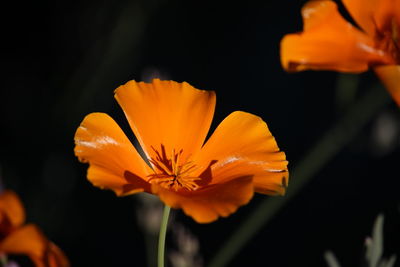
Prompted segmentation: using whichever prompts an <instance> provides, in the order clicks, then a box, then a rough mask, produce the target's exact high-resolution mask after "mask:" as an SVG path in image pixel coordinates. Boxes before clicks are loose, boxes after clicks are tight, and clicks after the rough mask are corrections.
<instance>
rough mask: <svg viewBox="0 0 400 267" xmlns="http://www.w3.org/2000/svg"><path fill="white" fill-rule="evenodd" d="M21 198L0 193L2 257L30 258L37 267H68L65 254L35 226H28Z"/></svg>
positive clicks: (9, 193)
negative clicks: (3, 255) (21, 256)
mask: <svg viewBox="0 0 400 267" xmlns="http://www.w3.org/2000/svg"><path fill="white" fill-rule="evenodd" d="M24 222H25V211H24V208H23V205H22V203H21V201H20V199H19V197H18V196H17V195H16V194H15V193H14V192H12V191H9V190H6V191H4V192H2V193H1V194H0V254H5V255H14V254H15V255H26V256H28V257H29V258H30V259H31V260H32V262H33V263H34V264H35V266H36V267H68V266H69V262H68V259H67V258H66V256H65V255H64V253H63V252H62V251H61V250H60V249H59V248H58V247H57V246H56V245H55V244H53V243H52V242H51V241H49V240H48V239H47V238H46V237H45V236H44V234H43V233H42V231H41V230H40V229H39V228H38V227H37V226H36V225H33V224H24Z"/></svg>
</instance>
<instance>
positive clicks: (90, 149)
mask: <svg viewBox="0 0 400 267" xmlns="http://www.w3.org/2000/svg"><path fill="white" fill-rule="evenodd" d="M75 145H76V146H75V155H76V156H77V157H78V158H79V160H80V161H81V162H89V164H90V167H89V169H88V174H87V177H88V179H89V181H90V182H91V183H93V185H95V186H98V187H100V188H107V189H111V190H113V191H114V192H115V193H116V194H117V195H126V194H132V193H136V192H143V191H149V190H150V186H149V184H148V183H147V181H146V180H145V177H146V176H147V175H148V174H150V173H152V171H151V169H150V167H149V166H148V165H147V164H146V163H145V161H144V160H143V159H142V157H141V156H140V155H139V153H138V152H137V151H136V149H135V147H134V146H133V145H132V143H131V142H130V141H129V139H128V138H127V137H126V135H125V134H124V132H123V131H122V130H121V128H120V127H119V126H118V124H117V123H116V122H115V121H114V120H113V119H112V118H111V117H110V116H108V115H107V114H104V113H91V114H89V115H88V116H86V117H85V119H84V120H83V121H82V123H81V125H80V126H79V128H78V130H77V131H76V133H75Z"/></svg>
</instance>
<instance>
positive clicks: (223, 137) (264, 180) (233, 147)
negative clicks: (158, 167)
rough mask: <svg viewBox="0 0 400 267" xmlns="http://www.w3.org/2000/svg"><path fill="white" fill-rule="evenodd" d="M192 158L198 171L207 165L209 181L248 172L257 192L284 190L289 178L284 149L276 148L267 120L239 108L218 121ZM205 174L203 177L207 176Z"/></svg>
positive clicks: (231, 177)
mask: <svg viewBox="0 0 400 267" xmlns="http://www.w3.org/2000/svg"><path fill="white" fill-rule="evenodd" d="M194 162H196V164H198V167H200V169H199V170H198V172H199V173H201V172H203V171H204V170H205V169H206V167H208V166H210V170H211V173H210V177H209V179H210V181H209V182H207V183H208V184H217V183H224V182H226V181H229V180H232V179H236V178H237V177H243V176H251V177H253V180H254V186H255V190H256V191H257V192H261V193H265V192H267V190H266V188H270V191H271V192H272V191H274V192H275V193H283V191H284V188H283V186H284V185H285V184H286V182H287V178H288V171H287V161H286V157H285V153H283V152H280V151H279V148H278V145H277V144H276V141H275V138H274V137H273V136H272V134H271V132H270V131H269V129H268V126H267V124H266V123H265V122H264V121H263V120H262V119H261V118H260V117H258V116H255V115H253V114H250V113H246V112H241V111H236V112H233V113H231V114H230V115H229V116H228V117H226V118H225V119H224V120H223V121H222V122H221V123H220V125H219V126H218V127H217V129H216V130H215V131H214V133H213V134H212V135H211V137H210V139H209V140H208V141H207V142H206V144H205V145H204V147H203V148H202V149H201V151H200V153H199V154H198V155H197V157H196V158H195V159H194ZM204 175H205V174H204V173H203V175H202V178H203V179H207V178H208V177H206V176H204ZM284 179H286V181H285V184H283V180H284ZM201 183H202V182H200V184H201ZM203 183H204V181H203ZM277 188H280V189H279V190H278V191H276V189H277Z"/></svg>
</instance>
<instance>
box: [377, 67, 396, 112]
mask: <svg viewBox="0 0 400 267" xmlns="http://www.w3.org/2000/svg"><path fill="white" fill-rule="evenodd" d="M374 71H375V73H376V74H377V75H378V77H379V78H380V79H381V81H382V83H383V84H384V85H385V87H386V89H387V90H388V91H389V93H390V95H391V96H392V97H393V99H394V101H395V102H396V103H397V105H398V106H400V65H393V66H379V67H375V68H374Z"/></svg>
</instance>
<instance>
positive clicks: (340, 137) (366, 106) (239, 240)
mask: <svg viewBox="0 0 400 267" xmlns="http://www.w3.org/2000/svg"><path fill="white" fill-rule="evenodd" d="M389 102H390V98H389V97H388V94H387V93H386V92H385V90H384V88H382V87H379V88H376V87H374V88H371V90H370V91H369V92H367V93H366V94H365V95H364V96H363V97H362V98H361V99H360V100H359V101H358V102H357V103H356V104H354V105H353V107H352V109H351V110H350V112H348V113H347V114H346V115H345V116H344V117H343V118H342V119H341V120H340V121H339V122H338V123H337V124H336V125H334V126H333V127H332V128H331V129H330V130H329V131H327V133H326V134H325V135H324V136H323V137H322V138H321V139H320V140H319V142H317V143H316V144H315V146H314V147H312V148H311V149H310V150H309V151H308V153H307V154H306V155H305V156H304V158H303V159H302V160H301V161H300V162H298V163H297V164H296V167H295V168H294V169H293V171H291V174H290V176H291V179H290V183H289V187H288V191H287V194H286V195H285V197H273V198H266V199H265V200H263V202H261V203H260V204H259V206H258V207H256V209H255V210H254V211H253V212H252V213H251V214H250V215H249V216H248V217H247V218H246V219H245V221H244V222H243V223H242V224H241V225H240V226H239V227H238V229H237V230H236V231H235V232H234V233H233V234H232V235H231V237H230V238H229V239H228V240H227V241H226V243H225V244H223V245H222V246H221V249H220V250H219V251H218V253H217V254H216V256H215V257H214V258H213V259H211V261H210V264H209V265H208V267H222V266H226V265H227V264H228V263H229V262H230V261H231V260H232V258H233V257H234V256H235V255H238V254H239V253H238V252H239V250H240V249H241V248H242V247H243V246H244V245H245V244H246V243H247V242H248V241H249V240H250V239H251V238H252V237H253V236H254V235H255V234H256V233H257V232H258V231H259V230H260V229H261V228H262V227H263V226H264V225H265V224H266V223H267V222H268V221H269V220H270V219H271V218H272V217H273V216H274V215H275V214H276V213H277V212H278V211H279V209H280V208H281V207H282V206H283V205H284V204H286V203H287V202H288V201H289V200H290V199H292V198H293V197H294V196H295V195H296V194H297V193H298V192H300V190H301V189H302V188H303V187H304V186H305V185H306V184H307V182H308V181H309V180H310V179H311V178H312V177H314V176H315V175H316V174H317V173H318V172H319V171H320V170H321V169H322V168H323V167H324V166H325V164H326V163H328V162H329V161H330V160H331V159H332V158H334V157H335V156H336V155H337V154H338V153H339V152H340V151H341V149H342V148H343V147H345V145H346V144H348V143H349V142H350V141H351V140H352V139H353V138H354V137H355V136H356V135H357V134H358V133H359V132H360V131H361V129H362V128H363V127H364V126H365V125H366V124H367V122H368V121H369V120H370V119H371V118H372V117H373V115H374V114H376V113H377V111H379V110H380V109H382V107H383V106H384V105H386V104H387V103H389Z"/></svg>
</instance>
